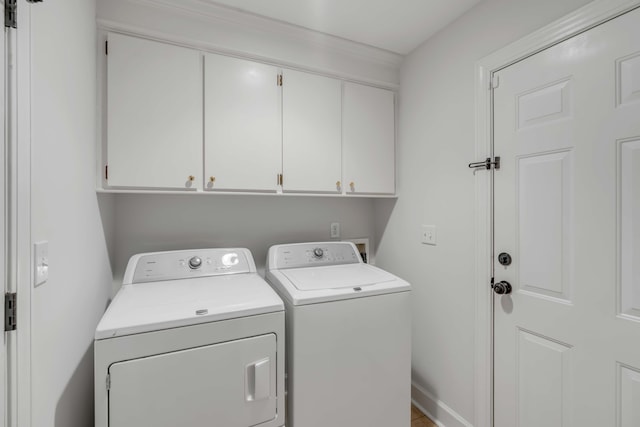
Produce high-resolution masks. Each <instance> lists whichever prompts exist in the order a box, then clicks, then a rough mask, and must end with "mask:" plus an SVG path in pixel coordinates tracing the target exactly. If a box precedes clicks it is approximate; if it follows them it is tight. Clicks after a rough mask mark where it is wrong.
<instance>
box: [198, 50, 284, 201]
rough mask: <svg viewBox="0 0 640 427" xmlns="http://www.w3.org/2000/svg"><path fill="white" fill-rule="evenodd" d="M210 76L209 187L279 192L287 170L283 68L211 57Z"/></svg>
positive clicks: (207, 71) (206, 112) (207, 124)
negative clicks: (280, 74)
mask: <svg viewBox="0 0 640 427" xmlns="http://www.w3.org/2000/svg"><path fill="white" fill-rule="evenodd" d="M204 75H205V79H204V80H205V83H204V86H205V92H204V93H205V101H204V116H205V131H204V133H205V149H204V157H205V162H204V169H205V181H206V185H205V188H206V189H207V190H227V191H276V190H277V189H278V179H277V178H278V175H279V174H280V173H281V171H282V124H281V123H282V121H281V120H282V119H281V109H280V105H281V104H280V99H281V98H280V86H278V70H277V68H275V67H272V66H269V65H264V64H259V63H255V62H251V61H245V60H241V59H236V58H230V57H226V56H222V55H213V54H207V55H205V72H204Z"/></svg>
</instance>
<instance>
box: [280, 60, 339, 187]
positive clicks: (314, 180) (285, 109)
mask: <svg viewBox="0 0 640 427" xmlns="http://www.w3.org/2000/svg"><path fill="white" fill-rule="evenodd" d="M341 104H342V87H341V82H340V81H339V80H336V79H331V78H328V77H322V76H317V75H314V74H308V73H301V72H298V71H292V70H284V72H283V85H282V133H283V134H282V170H283V184H282V190H283V191H292V192H298V191H305V192H324V193H331V192H332V193H336V192H340V191H341V183H340V181H341V179H342V152H341V151H342V141H341V137H342V135H341V118H342V117H341V108H342V107H341Z"/></svg>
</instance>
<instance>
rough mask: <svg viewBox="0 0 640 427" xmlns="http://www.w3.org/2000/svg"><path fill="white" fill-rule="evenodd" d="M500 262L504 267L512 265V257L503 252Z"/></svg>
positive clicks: (499, 256) (499, 258) (499, 257)
mask: <svg viewBox="0 0 640 427" xmlns="http://www.w3.org/2000/svg"><path fill="white" fill-rule="evenodd" d="M498 262H499V263H500V264H501V265H504V266H507V265H511V255H509V254H508V253H506V252H502V253H501V254H500V255H498Z"/></svg>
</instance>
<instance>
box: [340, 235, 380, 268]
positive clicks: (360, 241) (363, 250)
mask: <svg viewBox="0 0 640 427" xmlns="http://www.w3.org/2000/svg"><path fill="white" fill-rule="evenodd" d="M345 241H347V242H353V244H355V245H356V248H358V252H359V253H360V257H361V258H362V261H363V262H365V263H367V264H375V263H374V262H373V260H372V259H371V257H370V250H369V248H370V246H369V238H368V237H363V238H356V239H345Z"/></svg>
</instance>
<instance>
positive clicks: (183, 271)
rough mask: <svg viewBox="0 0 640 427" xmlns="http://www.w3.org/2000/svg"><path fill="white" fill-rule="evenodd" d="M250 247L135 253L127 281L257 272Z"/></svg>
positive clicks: (150, 280)
mask: <svg viewBox="0 0 640 427" xmlns="http://www.w3.org/2000/svg"><path fill="white" fill-rule="evenodd" d="M255 271H256V267H255V264H254V262H253V257H252V256H251V252H250V251H249V250H248V249H244V248H232V249H228V248H225V249H217V248H216V249H194V250H185V251H169V252H153V253H146V254H138V255H134V256H133V257H131V259H130V260H129V264H128V265H127V270H126V272H125V275H124V280H123V284H125V285H127V284H131V283H143V282H155V281H163V280H178V279H188V278H193V277H205V276H218V275H222V274H238V273H255Z"/></svg>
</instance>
